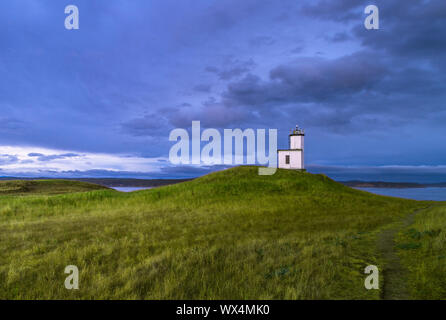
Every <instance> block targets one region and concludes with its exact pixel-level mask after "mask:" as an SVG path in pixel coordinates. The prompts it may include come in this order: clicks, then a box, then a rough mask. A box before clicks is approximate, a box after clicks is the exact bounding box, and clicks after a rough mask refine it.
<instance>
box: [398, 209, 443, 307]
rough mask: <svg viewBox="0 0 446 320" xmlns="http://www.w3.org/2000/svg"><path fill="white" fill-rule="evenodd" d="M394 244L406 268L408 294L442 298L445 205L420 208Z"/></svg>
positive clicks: (421, 297)
mask: <svg viewBox="0 0 446 320" xmlns="http://www.w3.org/2000/svg"><path fill="white" fill-rule="evenodd" d="M397 248H398V249H399V254H400V256H401V257H402V261H403V263H404V265H405V266H406V267H407V269H408V270H409V279H408V285H409V288H410V290H411V295H412V297H413V298H415V299H446V206H444V205H443V206H433V207H432V208H431V209H429V210H425V211H422V212H420V213H419V214H418V215H417V216H416V221H415V223H414V224H413V225H412V226H410V227H408V228H406V229H405V230H403V231H402V232H401V233H400V234H399V237H398V241H397Z"/></svg>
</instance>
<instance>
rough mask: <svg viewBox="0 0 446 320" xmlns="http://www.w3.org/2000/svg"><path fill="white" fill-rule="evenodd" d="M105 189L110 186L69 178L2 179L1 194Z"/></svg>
mask: <svg viewBox="0 0 446 320" xmlns="http://www.w3.org/2000/svg"><path fill="white" fill-rule="evenodd" d="M104 189H108V188H107V187H104V186H100V185H97V184H93V183H88V182H80V181H68V180H37V181H31V180H8V181H0V195H33V194H38V195H39V194H45V195H54V194H62V193H74V192H85V191H94V190H104Z"/></svg>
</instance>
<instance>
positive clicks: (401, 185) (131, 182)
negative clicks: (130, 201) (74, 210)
mask: <svg viewBox="0 0 446 320" xmlns="http://www.w3.org/2000/svg"><path fill="white" fill-rule="evenodd" d="M194 179H195V178H189V179H131V178H46V177H39V178H19V177H0V181H1V180H3V181H4V180H72V181H82V182H90V183H95V184H98V185H101V186H105V187H110V188H114V187H136V188H139V187H140V188H147V187H152V188H153V187H161V186H167V185H171V184H176V183H181V182H186V181H191V180H194ZM337 182H339V183H341V184H343V185H346V186H348V187H352V188H383V189H409V188H410V189H414V188H446V182H441V183H413V182H384V181H362V180H348V181H337Z"/></svg>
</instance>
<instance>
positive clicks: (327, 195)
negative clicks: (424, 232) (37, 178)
mask: <svg viewBox="0 0 446 320" xmlns="http://www.w3.org/2000/svg"><path fill="white" fill-rule="evenodd" d="M430 205H431V203H427V202H420V201H412V200H403V199H397V198H390V197H383V196H378V195H373V194H370V193H367V192H363V191H359V190H354V189H350V188H348V187H346V186H344V185H341V184H339V183H336V182H334V181H333V180H331V179H329V178H327V177H325V176H323V175H313V174H309V173H305V172H295V171H288V170H278V172H277V173H276V174H275V175H273V176H259V175H258V174H257V168H256V167H237V168H233V169H229V170H225V171H221V172H217V173H213V174H209V175H207V176H203V177H201V178H199V179H196V180H193V181H189V182H185V183H181V184H177V185H171V186H166V187H161V188H157V189H152V190H144V191H138V192H133V193H129V194H125V193H119V192H116V191H113V190H96V191H88V192H83V193H73V194H62V195H53V196H48V195H33V196H28V197H13V196H0V283H1V284H2V285H0V298H2V299H5V298H7V299H18V298H27V299H36V298H39V299H70V298H73V299H113V298H115V299H379V298H380V297H381V295H380V293H381V291H379V290H366V289H365V288H364V279H365V275H364V268H365V267H366V266H367V265H371V264H373V265H377V266H379V268H380V270H381V268H385V264H386V261H384V260H383V258H382V255H381V253H380V251H379V249H378V247H377V245H376V243H377V238H378V237H379V235H380V233H381V232H382V231H383V230H384V229H386V228H391V227H394V226H397V225H398V224H399V223H400V221H401V219H403V218H404V217H406V216H407V215H408V214H410V213H412V212H414V211H415V210H417V209H420V208H425V207H426V206H430ZM443 236H444V234H443ZM67 265H76V266H78V268H79V270H80V284H79V285H80V289H79V290H73V291H70V290H66V289H65V287H64V281H65V277H66V276H67V275H66V274H64V269H65V267H66V266H67ZM382 277H384V281H385V275H384V276H381V278H380V279H383V278H382ZM381 283H382V281H381Z"/></svg>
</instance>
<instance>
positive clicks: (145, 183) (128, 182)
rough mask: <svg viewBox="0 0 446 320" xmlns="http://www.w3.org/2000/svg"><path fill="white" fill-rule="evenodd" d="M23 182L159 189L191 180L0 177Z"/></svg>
mask: <svg viewBox="0 0 446 320" xmlns="http://www.w3.org/2000/svg"><path fill="white" fill-rule="evenodd" d="M10 180H23V181H41V180H65V181H82V182H89V183H94V184H98V185H101V186H105V187H110V188H114V187H161V186H167V185H170V184H176V183H181V182H186V181H190V180H193V179H128V178H63V179H62V178H60V179H59V178H45V177H39V178H17V177H0V181H10Z"/></svg>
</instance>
